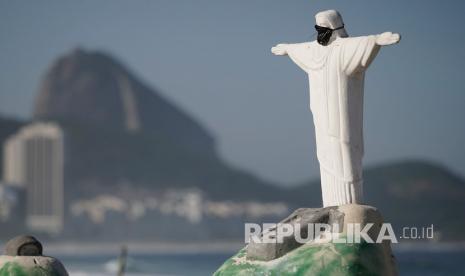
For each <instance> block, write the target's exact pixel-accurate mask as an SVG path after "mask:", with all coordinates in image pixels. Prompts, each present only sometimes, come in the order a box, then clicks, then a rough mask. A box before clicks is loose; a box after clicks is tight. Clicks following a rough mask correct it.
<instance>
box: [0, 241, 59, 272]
mask: <svg viewBox="0 0 465 276" xmlns="http://www.w3.org/2000/svg"><path fill="white" fill-rule="evenodd" d="M4 254H5V255H1V256H0V275H2V276H26V275H43V276H52V275H54V276H68V272H67V271H66V269H65V267H64V266H63V264H62V263H61V262H60V261H59V260H57V259H55V258H53V257H48V256H42V244H41V243H40V242H39V241H38V240H37V239H35V238H34V237H32V236H24V235H21V236H17V237H15V238H13V239H11V240H10V241H8V242H7V244H6V245H5V249H4Z"/></svg>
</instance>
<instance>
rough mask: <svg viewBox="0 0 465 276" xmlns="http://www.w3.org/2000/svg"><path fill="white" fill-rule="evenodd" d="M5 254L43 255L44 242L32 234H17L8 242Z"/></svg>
mask: <svg viewBox="0 0 465 276" xmlns="http://www.w3.org/2000/svg"><path fill="white" fill-rule="evenodd" d="M3 254H5V255H7V256H42V244H41V243H40V242H39V241H38V240H36V239H35V238H34V237H32V236H26V235H21V236H17V237H15V238H13V239H11V240H9V241H8V242H7V243H6V245H5V249H4V251H3Z"/></svg>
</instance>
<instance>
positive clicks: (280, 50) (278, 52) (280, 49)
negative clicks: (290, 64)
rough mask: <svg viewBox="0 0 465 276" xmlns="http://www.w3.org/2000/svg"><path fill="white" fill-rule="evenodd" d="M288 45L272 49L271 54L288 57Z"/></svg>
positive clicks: (279, 45)
mask: <svg viewBox="0 0 465 276" xmlns="http://www.w3.org/2000/svg"><path fill="white" fill-rule="evenodd" d="M287 45H288V44H278V45H276V46H274V47H273V48H271V52H272V53H273V54H275V55H277V56H285V55H287V49H286V48H287Z"/></svg>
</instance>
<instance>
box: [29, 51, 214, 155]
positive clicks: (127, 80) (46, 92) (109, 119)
mask: <svg viewBox="0 0 465 276" xmlns="http://www.w3.org/2000/svg"><path fill="white" fill-rule="evenodd" d="M33 113H34V119H42V120H43V119H51V120H61V121H71V122H81V123H84V124H93V125H95V126H97V127H102V126H104V127H106V128H110V127H113V128H116V129H125V130H127V131H130V132H150V133H153V134H155V135H156V136H160V137H161V136H163V137H165V138H166V139H169V140H171V141H173V142H174V143H176V144H178V145H182V146H186V147H188V148H191V149H195V150H197V151H199V152H202V153H207V152H208V153H212V152H213V151H214V139H213V137H212V135H211V134H210V133H209V132H208V131H206V130H205V128H203V127H202V126H201V125H200V124H199V123H198V122H197V121H195V120H194V119H192V118H191V117H190V116H189V115H188V114H186V113H185V112H184V111H182V110H181V109H179V108H177V107H176V106H175V105H174V104H172V103H170V102H169V101H168V100H166V99H165V98H163V97H162V96H161V95H160V93H159V92H158V91H156V90H155V89H152V88H150V87H148V86H147V85H146V84H144V83H143V82H142V81H141V80H139V79H137V78H136V77H135V76H134V75H133V74H132V73H131V72H129V70H128V69H126V68H125V67H124V66H123V65H122V64H121V63H119V62H118V61H116V59H114V58H113V57H111V56H110V55H108V54H106V53H104V52H99V51H86V50H83V49H76V50H74V51H72V52H71V53H69V54H66V55H64V56H62V57H60V58H59V59H58V60H57V61H55V62H54V63H53V64H52V66H51V67H50V69H49V70H48V72H47V73H46V75H45V77H44V78H43V80H42V83H41V86H40V89H39V93H38V95H37V98H36V102H35V106H34V112H33Z"/></svg>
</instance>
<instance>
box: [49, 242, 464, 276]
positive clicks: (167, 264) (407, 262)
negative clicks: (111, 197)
mask: <svg viewBox="0 0 465 276" xmlns="http://www.w3.org/2000/svg"><path fill="white" fill-rule="evenodd" d="M233 254H234V252H230V253H201V254H194V253H188V254H179V253H176V254H150V253H144V254H129V257H128V267H127V273H126V274H125V275H127V276H144V275H152V276H161V275H163V276H175V275H176V276H181V275H186V276H197V275H199V276H200V275H201V276H205V275H211V274H212V273H213V272H214V271H215V270H216V269H217V268H218V267H219V266H220V265H221V264H223V262H224V261H225V260H226V259H227V258H229V257H231V256H232V255H233ZM395 256H396V259H397V265H398V269H399V274H400V275H408V276H417V275H418V276H420V275H421V276H433V275H434V276H437V275H444V276H455V275H457V276H459V275H460V276H463V275H465V266H464V261H465V249H458V250H399V251H396V252H395ZM56 257H58V258H59V259H60V260H61V261H62V262H63V264H64V265H65V267H66V268H67V270H68V272H70V275H71V276H89V275H94V276H110V275H112V276H114V275H116V267H117V261H116V260H117V256H116V255H102V254H99V255H94V256H83V255H79V256H73V255H69V254H67V255H63V256H59V255H58V256H56Z"/></svg>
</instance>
